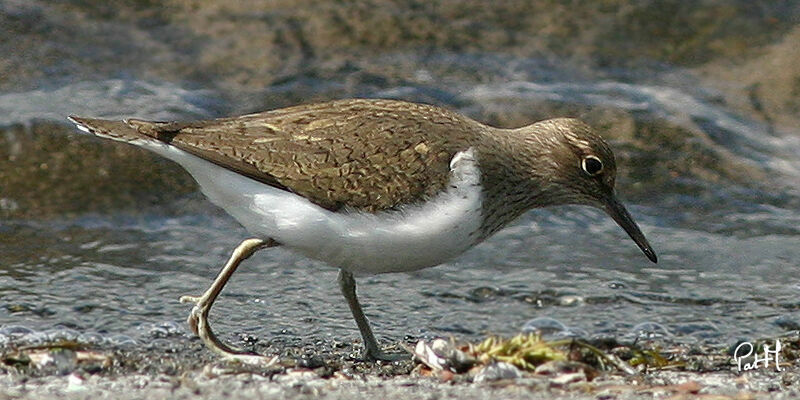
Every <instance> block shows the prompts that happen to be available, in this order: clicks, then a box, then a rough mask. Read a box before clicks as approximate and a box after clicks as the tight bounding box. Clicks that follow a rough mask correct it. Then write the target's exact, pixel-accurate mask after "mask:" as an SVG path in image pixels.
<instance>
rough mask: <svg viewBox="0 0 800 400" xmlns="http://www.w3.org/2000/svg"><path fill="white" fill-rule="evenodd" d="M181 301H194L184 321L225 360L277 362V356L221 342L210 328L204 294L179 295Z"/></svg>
mask: <svg viewBox="0 0 800 400" xmlns="http://www.w3.org/2000/svg"><path fill="white" fill-rule="evenodd" d="M180 302H181V303H194V307H192V311H191V312H190V313H189V318H187V320H186V322H187V323H188V324H189V327H190V328H191V329H192V332H194V333H195V334H196V335H197V336H199V337H200V339H202V340H203V343H205V345H206V346H207V347H208V348H209V349H211V351H213V352H215V353H217V354H219V355H220V356H222V357H223V358H224V359H225V360H227V361H234V362H240V363H243V364H251V365H260V366H264V367H268V366H271V365H274V364H275V363H277V362H278V357H277V356H274V357H267V356H262V355H260V354H256V353H253V352H249V351H244V350H239V349H237V348H235V347H232V346H229V345H227V344H225V343H222V342H221V341H220V340H219V339H218V338H217V335H216V334H214V331H213V330H211V325H210V324H209V323H208V312H209V310H211V305H210V304H209V303H207V302H206V299H205V298H204V296H200V297H196V296H181V298H180Z"/></svg>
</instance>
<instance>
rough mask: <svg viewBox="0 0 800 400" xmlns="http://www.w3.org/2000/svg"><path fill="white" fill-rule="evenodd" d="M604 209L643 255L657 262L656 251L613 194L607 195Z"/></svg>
mask: <svg viewBox="0 0 800 400" xmlns="http://www.w3.org/2000/svg"><path fill="white" fill-rule="evenodd" d="M605 209H606V212H607V213H608V215H610V216H611V218H613V219H614V221H617V224H618V225H619V226H621V227H622V229H624V230H625V232H627V233H628V236H630V237H631V239H633V241H634V242H636V245H637V246H639V248H640V249H642V252H643V253H644V255H646V256H647V258H649V259H650V261H652V262H654V263H657V262H658V257H657V256H656V252H655V251H653V248H652V247H650V243H648V242H647V238H645V237H644V234H643V233H642V231H641V230H640V229H639V225H636V222H635V221H634V220H633V217H631V214H630V213H628V210H626V209H625V206H623V205H622V203H620V202H619V200H617V198H616V197H615V196H614V195H613V194H612V195H611V196H609V198H608V201H607V202H606V204H605Z"/></svg>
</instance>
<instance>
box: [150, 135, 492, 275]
mask: <svg viewBox="0 0 800 400" xmlns="http://www.w3.org/2000/svg"><path fill="white" fill-rule="evenodd" d="M135 144H137V145H140V146H142V147H145V148H148V149H150V150H153V151H155V152H156V153H158V154H160V155H162V156H164V157H167V158H169V159H172V160H174V161H175V162H177V163H179V164H180V165H181V166H183V167H184V168H185V169H186V170H187V171H189V173H190V174H192V176H193V177H194V178H195V179H196V180H197V182H198V183H199V184H200V187H201V189H202V191H203V193H204V194H205V195H206V196H207V197H208V198H209V199H210V200H211V202H213V203H214V204H216V205H217V206H219V207H221V208H223V209H224V210H225V211H227V212H228V213H229V214H230V215H232V216H233V217H234V218H236V220H238V221H239V222H240V223H241V224H242V225H244V226H245V228H247V229H248V230H249V231H250V232H251V233H252V234H254V235H256V236H258V237H261V238H272V239H275V240H276V241H278V242H279V243H281V244H283V245H284V246H286V247H287V248H290V249H292V250H294V251H296V252H298V253H300V254H303V255H305V256H307V257H310V258H314V259H317V260H321V261H324V262H326V263H328V264H329V265H331V266H334V267H339V268H342V269H345V270H348V271H351V272H353V273H356V274H378V273H385V272H403V271H413V270H417V269H421V268H426V267H431V266H435V265H438V264H441V263H443V262H445V261H447V260H448V259H450V258H452V257H455V256H457V255H459V254H461V253H462V252H464V251H466V250H467V249H469V248H470V247H471V246H473V245H474V244H475V243H476V242H477V240H478V237H479V234H478V230H479V228H480V224H481V202H482V193H481V189H480V171H479V169H478V165H477V162H476V160H475V157H474V154H473V150H472V149H471V148H470V149H468V150H466V151H462V152H459V153H457V154H456V156H455V157H453V159H452V161H451V162H450V170H451V174H450V185H449V186H448V190H447V191H445V192H443V193H441V194H440V195H438V196H437V197H435V198H433V199H431V201H429V202H426V203H424V204H417V205H409V206H406V207H404V208H402V209H400V210H397V211H390V212H381V213H377V214H370V213H365V212H356V211H351V212H331V211H328V210H326V209H324V208H322V207H319V206H317V205H315V204H313V203H311V202H310V201H308V200H307V199H305V198H303V197H301V196H298V195H296V194H293V193H289V192H287V191H284V190H280V189H277V188H274V187H272V186H269V185H266V184H263V183H261V182H258V181H255V180H252V179H250V178H247V177H244V176H242V175H239V174H237V173H234V172H232V171H229V170H227V169H225V168H222V167H220V166H218V165H215V164H213V163H211V162H208V161H205V160H203V159H201V158H199V157H196V156H193V155H191V154H189V153H186V152H184V151H182V150H179V149H177V148H175V147H173V146H169V145H166V144H163V143H160V142H150V141H148V142H144V141H142V142H137V143H135Z"/></svg>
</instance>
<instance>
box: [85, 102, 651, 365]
mask: <svg viewBox="0 0 800 400" xmlns="http://www.w3.org/2000/svg"><path fill="white" fill-rule="evenodd" d="M69 120H70V121H72V122H73V123H75V124H76V125H77V126H78V128H79V129H80V130H82V131H85V132H88V133H91V134H94V135H96V136H99V137H103V138H108V139H113V140H117V141H122V142H126V143H130V144H133V145H137V146H141V147H144V148H146V149H148V150H151V151H153V152H155V153H157V154H159V155H161V156H164V157H166V158H169V159H171V160H173V161H175V162H177V163H178V164H180V165H181V166H182V167H183V168H185V169H186V170H187V171H188V172H189V173H190V174H191V175H192V176H193V177H194V179H195V180H197V182H198V184H199V185H200V188H201V190H202V191H203V193H204V194H205V195H206V196H207V197H208V199H209V200H211V202H213V203H214V204H216V205H217V206H219V207H221V208H223V209H224V210H225V211H227V212H228V213H229V214H230V215H231V216H233V217H234V218H235V219H236V220H238V221H239V222H240V223H241V224H242V225H244V227H245V228H246V229H247V230H248V231H249V232H250V233H251V234H252V235H253V236H254V237H255V238H252V239H247V240H244V241H243V242H242V243H241V244H240V245H239V246H238V247H237V248H236V249H235V250H234V252H233V254H232V255H231V257H230V259H229V260H228V262H227V263H226V264H225V266H224V267H223V268H222V270H221V272H220V273H219V275H218V276H217V278H216V279H215V281H214V282H213V284H212V285H211V286H210V287H209V289H208V290H207V291H206V292H205V293H204V294H203V295H202V296H199V297H193V296H184V297H182V298H181V301H185V302H193V303H195V305H194V307H193V309H192V312H191V314H190V316H189V325H190V326H191V328H192V329H193V330H194V332H195V333H197V334H198V335H199V336H200V337H201V338H202V339H203V341H204V342H205V344H206V345H207V346H208V347H209V348H210V349H212V350H213V351H215V352H217V353H219V354H221V355H223V356H224V357H227V358H230V359H234V360H240V361H245V362H252V361H259V360H264V359H265V358H261V356H258V355H255V354H252V353H248V352H244V351H240V350H238V349H235V348H232V347H230V346H228V345H226V344H224V343H222V342H221V341H220V340H219V339H218V338H217V337H216V336H215V335H214V333H213V331H212V330H211V327H210V326H209V323H208V320H207V317H208V313H209V310H210V309H211V306H212V305H213V303H214V301H215V299H216V298H217V296H218V295H219V293H220V291H221V290H222V288H223V286H224V285H225V283H226V282H227V281H228V279H229V278H230V276H231V275H232V274H233V272H234V271H235V270H236V268H237V267H238V266H239V264H240V263H241V262H242V261H243V260H245V259H247V258H248V257H250V256H251V255H252V254H253V253H254V252H256V251H257V250H259V249H263V248H268V247H274V246H284V247H286V248H289V249H291V250H293V251H295V252H297V253H300V254H302V255H305V256H307V257H310V258H313V259H316V260H321V261H323V262H325V263H327V264H329V265H331V266H334V267H337V268H339V276H338V281H339V286H340V288H341V291H342V293H343V294H344V297H345V298H346V299H347V302H348V304H349V306H350V310H351V312H352V313H353V317H354V319H355V321H356V324H357V325H358V328H359V330H360V332H361V336H362V338H363V341H364V353H363V356H364V357H365V358H366V359H372V360H375V359H394V358H395V357H396V355H393V354H388V353H385V352H383V351H382V350H381V349H380V347H379V346H378V343H377V341H376V340H375V337H374V335H373V334H372V330H371V328H370V326H369V323H368V321H367V319H366V317H365V316H364V313H363V312H362V310H361V306H360V304H359V302H358V298H357V297H356V284H355V280H354V275H358V274H379V273H387V272H405V271H414V270H418V269H422V268H428V267H433V266H436V265H439V264H441V263H443V262H445V261H447V260H449V259H451V258H453V257H455V256H457V255H459V254H461V253H463V252H464V251H466V250H467V249H469V248H471V247H473V246H475V245H476V244H478V243H480V242H481V241H483V240H484V239H486V238H487V237H489V236H491V235H492V234H493V233H495V232H497V231H498V230H500V229H502V228H503V227H504V226H506V225H507V224H509V223H510V222H512V221H514V220H515V219H516V218H517V217H519V216H520V215H522V214H523V213H525V212H526V211H528V210H530V209H532V208H537V207H546V206H551V205H560V204H581V205H589V206H594V207H599V208H601V209H603V210H605V211H606V212H607V213H608V214H609V215H610V216H611V218H613V219H614V220H615V221H616V222H617V223H618V224H619V225H620V226H621V227H622V228H623V229H624V230H625V231H626V232H627V233H628V235H629V236H630V237H631V238H632V239H633V240H634V242H636V244H637V245H638V246H639V248H640V249H641V250H642V251H643V252H644V254H645V255H646V256H647V258H649V259H650V260H651V261H653V262H656V261H657V259H656V254H655V252H654V251H653V249H652V247H651V246H650V244H649V243H648V242H647V239H645V237H644V234H642V232H641V230H640V229H639V227H638V226H637V225H636V223H635V222H634V220H633V218H632V217H631V215H630V214H629V213H628V212H627V211H626V209H625V207H624V206H623V205H622V203H620V202H619V200H618V199H617V197H616V195H615V190H614V180H615V175H616V164H615V161H614V155H613V153H612V152H611V149H610V148H609V146H608V144H606V142H605V141H604V140H603V139H601V138H600V136H598V135H597V134H595V133H594V132H593V131H592V129H591V128H590V127H589V126H587V125H586V124H585V123H583V122H581V121H579V120H576V119H569V118H559V119H550V120H546V121H541V122H537V123H534V124H531V125H528V126H524V127H521V128H517V129H498V128H494V127H490V126H487V125H484V124H482V123H480V122H477V121H474V120H472V119H470V118H467V117H465V116H462V115H460V114H457V113H455V112H452V111H449V110H446V109H443V108H439V107H435V106H430V105H424V104H416V103H409V102H403V101H395V100H368V99H354V100H339V101H332V102H327V103H319V104H308V105H300V106H295V107H289V108H283V109H278V110H272V111H266V112H262V113H257V114H250V115H244V116H240V117H233V118H222V119H214V120H208V121H196V122H149V121H143V120H138V119H128V120H123V121H110V120H102V119H92V118H82V117H76V116H71V117H69Z"/></svg>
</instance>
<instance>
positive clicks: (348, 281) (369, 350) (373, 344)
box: [338, 269, 409, 361]
mask: <svg viewBox="0 0 800 400" xmlns="http://www.w3.org/2000/svg"><path fill="white" fill-rule="evenodd" d="M338 280H339V288H340V289H341V290H342V294H343V295H344V298H345V299H347V304H348V305H349V306H350V311H351V312H352V313H353V318H354V319H355V320H356V325H358V330H359V331H361V338H362V339H363V340H364V359H366V360H368V361H374V360H384V361H395V360H402V359H405V358H409V355H408V354H403V353H398V354H391V353H385V352H383V351H382V350H381V349H380V347H378V341H377V340H375V335H373V334H372V328H370V327H369V321H367V317H366V316H365V315H364V311H362V310H361V304H359V303H358V297H357V296H356V280H355V279H353V274H352V273H350V272H347V271H345V270H343V269H340V270H339V278H338Z"/></svg>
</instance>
